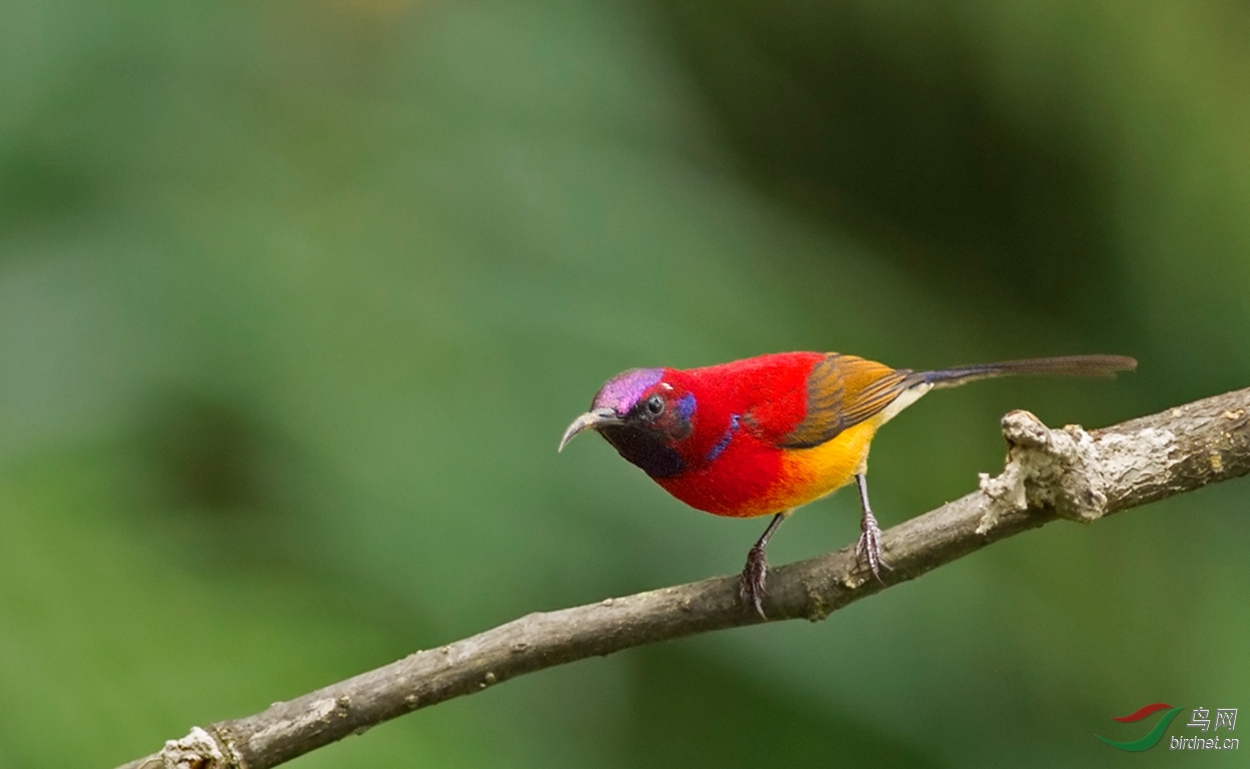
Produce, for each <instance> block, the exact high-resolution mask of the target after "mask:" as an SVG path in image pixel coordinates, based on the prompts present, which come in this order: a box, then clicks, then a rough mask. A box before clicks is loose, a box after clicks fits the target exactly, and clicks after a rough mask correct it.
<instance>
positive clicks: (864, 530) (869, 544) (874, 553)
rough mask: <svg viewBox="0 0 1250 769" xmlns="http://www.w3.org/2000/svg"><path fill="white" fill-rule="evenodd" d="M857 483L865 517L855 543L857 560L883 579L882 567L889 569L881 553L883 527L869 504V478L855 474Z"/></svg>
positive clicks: (861, 521)
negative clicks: (878, 522) (879, 524)
mask: <svg viewBox="0 0 1250 769" xmlns="http://www.w3.org/2000/svg"><path fill="white" fill-rule="evenodd" d="M855 485H856V486H858V487H859V504H860V507H862V508H863V510H864V517H863V518H861V519H860V522H859V530H860V535H859V541H858V542H856V543H855V560H856V561H857V562H861V563H866V564H867V565H868V568H869V569H870V570H871V571H872V576H874V577H876V578H877V581H878V582H880V581H881V567H882V566H884V567H885V568H887V569H889V568H890V564H888V563H886V562H885V558H883V557H882V555H881V528H880V527H879V526H877V517H876V516H875V515H873V514H872V507H871V506H870V505H869V504H868V479H867V477H866V476H865V475H864V474H863V473H862V472H861V473H856V474H855Z"/></svg>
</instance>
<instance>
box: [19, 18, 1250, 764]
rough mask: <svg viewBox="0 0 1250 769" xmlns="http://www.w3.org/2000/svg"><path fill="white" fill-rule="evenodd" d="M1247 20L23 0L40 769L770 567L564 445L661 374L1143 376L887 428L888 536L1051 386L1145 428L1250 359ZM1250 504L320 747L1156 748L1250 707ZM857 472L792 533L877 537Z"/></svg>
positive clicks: (338, 758) (1027, 759)
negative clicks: (523, 621)
mask: <svg viewBox="0 0 1250 769" xmlns="http://www.w3.org/2000/svg"><path fill="white" fill-rule="evenodd" d="M1247 25H1250V17H1248V16H1246V14H1245V11H1244V10H1243V9H1242V8H1241V7H1240V6H1239V5H1237V4H1235V3H1231V2H1225V3H1209V4H1203V5H1199V4H1186V5H1177V4H1166V3H1157V4H1145V5H1143V4H1140V3H1114V2H1099V3H1094V4H1060V3H1041V4H1032V5H1021V4H999V3H992V2H970V3H962V4H957V5H952V6H933V5H931V4H923V3H912V2H898V3H886V4H882V3H877V2H849V3H843V4H837V5H829V4H811V3H761V2H746V1H745V0H738V1H737V2H732V3H728V4H725V3H709V2H703V3H685V4H680V5H679V4H661V3H657V4H653V5H650V6H641V7H640V6H638V5H635V4H625V3H573V2H554V1H553V2H526V3H484V4H483V3H478V4H466V3H460V4H451V3H434V2H427V3H410V2H405V0H337V1H336V2H318V3H304V4H297V3H282V4H268V5H265V4H259V5H258V4H240V3H236V4H217V5H205V6H200V5H195V4H167V5H151V4H139V3H130V2H125V1H124V0H115V2H112V3H108V4H104V5H99V6H90V7H88V6H83V5H82V4H65V3H36V2H21V1H20V0H19V1H18V2H14V3H8V4H5V5H4V6H3V8H2V9H0V361H3V365H0V691H3V692H4V693H5V695H6V696H5V697H4V700H3V704H0V766H24V767H43V766H47V767H60V766H71V765H86V764H88V763H89V764H92V765H112V764H116V763H121V762H122V761H124V760H128V759H131V758H135V757H138V756H139V755H141V754H143V753H145V752H147V751H150V750H154V749H156V748H157V747H159V745H160V744H161V741H162V740H164V739H167V738H171V737H175V736H178V735H181V734H183V733H185V732H186V731H187V729H188V728H189V727H190V726H191V725H192V724H206V723H208V722H211V721H214V720H218V719H222V718H228V717H235V716H240V715H244V714H247V713H251V712H255V711H257V710H260V709H262V708H263V707H265V706H266V705H268V704H269V703H270V702H272V701H274V700H278V699H284V698H288V697H292V696H295V695H298V694H301V693H303V692H305V691H307V690H310V689H313V688H315V687H318V686H320V685H324V684H326V683H329V682H331V681H335V680H338V679H341V678H344V677H347V676H348V675H351V674H354V673H357V672H360V671H362V670H364V669H367V668H370V667H373V666H376V665H379V664H382V663H385V662H388V661H390V660H392V659H394V658H396V657H398V656H401V655H403V654H406V653H408V652H410V651H412V650H413V649H416V648H422V647H428V646H432V645H437V644H440V643H444V642H446V641H449V640H452V639H454V638H457V637H460V636H463V635H466V634H469V633H472V632H475V631H478V630H481V629H484V628H486V627H489V626H492V625H494V624H497V623H499V622H502V621H506V620H508V619H511V618H513V617H516V616H519V615H521V614H524V613H527V612H529V611H534V610H538V609H549V608H556V607H559V606H563V605H568V604H573V603H581V602H588V601H594V600H598V599H601V598H603V597H605V596H608V595H620V594H624V593H628V592H632V591H635V590H639V589H645V588H649V587H656V586H660V585H664V584H670V583H673V582H678V581H687V580H694V579H699V578H702V577H705V576H708V575H711V574H717V573H729V572H732V571H735V570H737V569H738V568H739V567H740V565H741V559H742V558H743V556H744V554H745V551H746V549H747V547H748V545H749V544H750V542H751V541H753V539H754V537H755V536H756V535H757V534H758V533H759V530H761V529H762V526H763V522H762V521H753V522H733V521H724V520H719V519H714V518H712V517H710V516H704V515H702V514H698V513H695V512H692V511H690V510H688V509H685V508H683V507H682V506H681V504H680V503H678V502H676V501H674V500H672V499H670V498H668V497H667V496H666V495H665V494H664V493H663V492H662V491H661V490H660V489H658V488H656V487H655V486H654V485H653V484H651V483H650V482H649V481H647V480H646V479H645V478H644V477H643V476H642V475H641V474H640V473H638V472H637V471H636V470H634V469H633V468H631V467H629V466H628V465H626V464H625V463H623V462H621V461H620V460H619V459H618V458H617V457H615V456H614V455H613V453H612V452H611V450H610V449H609V448H608V447H607V446H606V445H604V444H602V442H600V441H595V440H587V439H583V440H584V441H585V442H584V443H583V442H581V441H579V442H578V443H577V444H575V445H574V446H573V447H572V448H571V449H570V450H569V451H567V452H566V453H565V454H563V455H561V456H557V455H556V454H555V445H556V442H557V440H558V438H559V435H560V432H561V430H562V428H563V427H564V426H565V424H566V423H567V422H568V420H569V419H571V418H572V417H573V416H574V415H576V414H577V413H578V412H579V411H580V410H582V409H583V408H584V407H585V405H586V404H587V403H588V402H589V400H590V398H591V396H592V394H593V393H594V391H595V389H596V388H597V387H598V386H599V384H600V383H601V382H602V381H603V380H604V379H606V378H607V377H609V376H611V375H612V374H615V373H617V372H618V371H620V370H621V369H624V368H628V367H632V366H650V365H674V366H683V367H684V366H694V365H701V364H708V363H714V362H720V361H724V360H729V359H733V358H736V357H745V356H749V355H754V354H759V353H763V352H769V351H777V350H785V349H828V350H839V351H845V352H853V353H857V354H862V355H866V356H868V357H872V358H875V359H879V360H882V361H884V362H887V363H891V364H894V365H899V366H908V367H937V366H942V365H947V364H957V363H968V362H979V361H985V360H992V359H995V358H1008V357H1026V356H1032V355H1049V354H1063V353H1081V352H1106V353H1121V354H1131V355H1135V356H1137V357H1138V358H1139V359H1140V360H1141V369H1140V371H1139V373H1138V374H1135V375H1132V376H1129V377H1122V378H1121V379H1119V380H1117V381H1115V382H1056V381H1040V380H1039V381H1025V380H1019V381H1004V382H989V383H985V384H979V385H976V386H973V387H969V388H966V389H962V390H958V391H954V392H950V393H941V394H939V395H935V396H932V399H931V400H926V402H925V403H923V404H922V405H920V406H918V407H917V408H915V409H913V410H912V411H909V412H908V414H907V415H906V417H905V418H902V419H899V420H898V421H897V422H896V423H892V424H891V425H890V426H889V427H888V428H887V429H886V430H884V431H883V433H882V435H881V436H880V437H879V439H878V441H877V444H876V449H875V452H874V457H873V468H872V469H873V478H874V482H873V490H874V496H875V500H874V501H875V505H874V507H875V508H877V511H878V514H879V516H880V517H881V519H882V523H883V524H887V525H888V524H892V523H895V522H898V521H900V520H902V519H904V518H906V517H908V516H910V515H913V514H916V513H918V512H921V511H923V510H926V509H929V508H930V507H933V506H935V505H937V504H939V503H941V502H942V501H943V500H945V499H949V498H952V497H954V496H957V495H960V494H962V493H965V492H966V491H968V490H969V489H971V488H973V486H974V483H975V477H976V476H975V474H976V473H977V472H978V471H986V470H994V469H996V468H997V467H999V466H1000V462H1001V454H1002V446H1001V438H1000V437H999V436H998V429H997V420H998V417H999V416H1000V415H1001V414H1002V413H1003V412H1004V411H1006V410H1008V409H1010V408H1016V407H1023V408H1029V409H1030V410H1033V411H1035V412H1036V413H1038V414H1039V416H1041V417H1042V418H1043V419H1044V420H1046V421H1048V422H1049V423H1051V424H1062V423H1065V422H1082V423H1084V424H1087V425H1099V424H1104V423H1110V422H1114V421H1119V420H1121V419H1124V418H1128V417H1131V416H1134V415H1137V414H1141V413H1147V412H1151V411H1156V410H1159V409H1162V408H1164V407H1166V406H1169V405H1173V404H1176V403H1180V402H1183V401H1186V400H1190V399H1195V398H1198V397H1202V396H1205V395H1210V394H1214V393H1216V392H1221V391H1223V390H1226V389H1231V388H1234V387H1241V386H1245V385H1246V384H1247V382H1248V380H1250V354H1247V352H1246V346H1245V342H1244V337H1245V329H1246V327H1247V324H1248V323H1250V302H1247V298H1246V297H1247V296H1248V294H1247V291H1246V286H1247V285H1248V284H1250V260H1248V259H1247V257H1246V254H1247V253H1250V218H1247V217H1246V216H1245V215H1244V211H1246V210H1247V208H1250V184H1248V183H1247V180H1248V179H1250V167H1248V166H1250V142H1247V136H1246V132H1245V128H1244V127H1245V126H1246V125H1250V115H1247V112H1248V111H1250V102H1247V101H1246V100H1245V98H1244V94H1245V93H1247V92H1248V88H1250V56H1247V53H1246V50H1245V48H1244V46H1243V45H1241V43H1240V41H1241V40H1243V39H1244V34H1243V33H1244V32H1245V31H1246V29H1247ZM1244 494H1245V488H1244V482H1235V483H1232V484H1227V485H1226V486H1225V487H1223V488H1218V489H1213V490H1210V491H1206V492H1201V493H1198V494H1192V495H1188V496H1186V497H1184V498H1180V499H1176V500H1173V501H1170V502H1167V503H1164V504H1160V505H1156V506H1154V507H1153V508H1152V509H1147V510H1142V511H1139V512H1134V513H1131V514H1129V515H1125V516H1122V517H1118V518H1116V519H1111V520H1108V521H1105V522H1102V523H1099V524H1098V525H1096V526H1093V527H1090V528H1080V527H1077V526H1074V525H1069V524H1056V525H1054V526H1051V527H1047V529H1045V530H1043V531H1041V532H1038V533H1036V534H1031V535H1028V536H1024V537H1020V538H1017V539H1013V540H1011V541H1008V542H1005V543H1002V544H1000V545H998V546H996V547H994V548H990V549H989V551H987V552H984V553H982V554H979V555H976V556H974V557H972V558H969V559H967V560H965V561H962V562H959V563H957V564H954V565H952V566H950V567H947V568H944V569H942V570H940V571H939V572H937V573H935V574H933V575H931V576H929V577H926V578H924V579H923V580H920V581H919V582H917V583H915V584H911V585H906V586H903V587H900V588H898V589H896V590H891V591H889V592H888V593H887V594H885V595H883V596H881V597H879V598H875V599H873V600H871V601H866V602H864V603H863V604H860V605H856V606H854V607H852V608H851V609H849V610H848V611H846V612H843V613H840V614H838V615H836V616H835V617H834V618H833V619H831V620H830V621H828V622H826V623H822V624H820V625H815V626H808V625H800V624H792V625H788V626H778V627H768V628H755V629H750V630H743V631H735V632H731V633H725V634H721V635H718V636H713V637H704V638H697V639H691V640H687V641H683V642H679V643H674V644H667V645H664V646H662V647H659V648H655V649H647V650H643V651H638V652H631V653H626V654H622V655H618V656H616V657H614V658H610V659H607V660H593V661H588V662H583V663H579V664H577V665H573V666H570V667H568V668H564V669H560V670H555V671H548V672H545V673H542V674H540V675H537V676H533V677H527V678H523V679H520V680H517V681H514V682H511V683H509V684H508V685H507V686H501V687H499V688H498V689H492V690H490V691H487V692H484V693H482V694H479V695H475V696H473V697H470V698H467V699H464V700H461V701H453V702H450V703H447V704H444V705H440V706H439V707H437V708H434V709H432V710H430V711H428V712H421V713H419V714H417V715H414V716H410V717H407V718H404V719H401V720H400V721H398V722H395V723H391V724H388V725H386V726H383V727H380V728H378V729H376V730H374V731H372V732H370V733H369V734H368V735H367V736H365V737H363V738H353V739H350V740H347V741H345V742H344V743H342V744H340V745H336V746H333V747H330V748H328V749H326V750H323V751H318V752H317V753H315V754H313V755H310V756H308V757H305V758H302V759H299V760H297V761H296V762H295V764H294V765H295V766H303V767H313V766H339V765H353V766H357V765H361V766H390V765H396V764H398V765H419V766H440V767H441V766H446V767H479V766H481V767H485V766H492V767H493V766H517V767H531V766H532V767H543V769H551V767H559V766H569V767H580V766H605V767H629V766H669V765H672V766H678V765H680V766H685V767H693V766H709V767H724V766H739V765H741V766H756V767H758V766H762V765H808V764H816V763H818V762H822V763H828V764H830V765H844V764H845V765H851V764H852V763H854V764H856V765H861V766H863V765H868V766H872V765H886V766H917V767H927V766H997V765H1001V764H1002V763H1004V762H1010V763H1011V764H1012V765H1020V766H1054V765H1058V764H1063V765H1066V766H1105V765H1108V764H1114V763H1115V762H1117V761H1119V760H1121V757H1120V756H1119V754H1116V755H1112V753H1113V752H1114V751H1111V750H1110V749H1108V748H1107V747H1106V746H1105V745H1103V744H1102V743H1100V742H1098V741H1097V740H1096V739H1095V738H1094V737H1093V733H1094V732H1095V731H1097V732H1098V733H1100V734H1106V735H1108V736H1112V737H1117V736H1120V735H1119V733H1118V732H1113V728H1114V727H1115V726H1116V725H1115V724H1114V723H1113V722H1111V721H1110V719H1109V716H1113V715H1123V714H1125V713H1128V712H1130V711H1132V710H1135V709H1136V708H1137V707H1139V706H1141V705H1143V704H1145V703H1147V702H1154V701H1167V702H1170V703H1173V704H1179V705H1190V706H1197V705H1206V706H1210V707H1217V706H1218V707H1225V706H1227V707H1250V705H1247V703H1245V702H1242V701H1238V700H1237V697H1238V696H1240V695H1243V694H1244V693H1245V692H1246V691H1250V666H1248V665H1247V662H1246V660H1245V657H1244V654H1241V651H1242V650H1244V649H1245V648H1246V646H1247V644H1250V621H1248V620H1247V618H1246V617H1247V615H1246V614H1245V612H1244V610H1243V607H1244V587H1243V586H1244V585H1245V584H1246V582H1247V579H1248V578H1250V572H1248V570H1247V565H1246V563H1247V561H1246V559H1245V557H1244V553H1245V552H1246V550H1247V548H1248V547H1250V526H1248V525H1247V523H1246V518H1245V515H1244V502H1243V497H1244ZM851 496H852V495H846V496H845V497H844V495H838V496H836V497H834V498H833V499H831V500H829V501H824V502H820V503H817V504H815V505H813V506H812V507H811V509H809V510H806V511H804V512H803V513H802V514H800V515H797V516H795V518H794V519H793V520H792V521H791V522H789V523H787V525H786V527H785V528H783V529H782V530H781V532H780V533H779V535H778V536H777V538H776V539H775V542H774V546H773V548H772V550H771V553H770V554H771V555H772V558H773V561H774V562H776V563H780V562H782V561H785V560H791V559H796V558H801V557H806V556H810V555H813V554H815V553H817V552H820V551H823V550H827V549H830V548H834V547H840V546H842V545H845V544H847V543H850V542H852V541H853V539H854V536H855V535H856V532H857V525H856V521H857V508H856V505H855V501H854V500H853V499H852V498H851ZM1179 723H1180V722H1179V720H1178V724H1179ZM1179 728H1180V727H1179V726H1176V727H1174V731H1175V730H1176V729H1179ZM1134 736H1136V735H1134ZM1165 752H1166V748H1162V747H1161V748H1157V749H1156V750H1154V751H1152V752H1150V753H1147V754H1143V755H1139V756H1132V757H1130V758H1131V760H1132V761H1133V762H1136V764H1137V765H1146V764H1151V763H1159V762H1166V761H1167V760H1168V759H1166V758H1159V755H1160V754H1163V753H1165ZM1125 760H1128V759H1125ZM1188 760H1190V761H1197V762H1199V763H1202V762H1203V761H1206V760H1214V759H1212V757H1211V756H1191V757H1190V759H1188ZM1143 762H1145V763H1144V764H1143Z"/></svg>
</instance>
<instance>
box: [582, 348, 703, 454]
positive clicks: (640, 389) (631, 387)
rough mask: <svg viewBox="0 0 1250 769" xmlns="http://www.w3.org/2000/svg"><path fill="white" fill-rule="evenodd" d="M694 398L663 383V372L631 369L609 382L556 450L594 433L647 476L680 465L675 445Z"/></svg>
mask: <svg viewBox="0 0 1250 769" xmlns="http://www.w3.org/2000/svg"><path fill="white" fill-rule="evenodd" d="M695 408H696V403H695V397H694V395H693V394H691V393H690V392H687V391H685V390H684V389H683V388H681V387H679V386H678V385H677V384H674V383H672V382H668V381H665V369H661V368H636V369H630V370H629V371H626V372H624V373H622V374H618V375H617V376H615V377H613V378H611V379H609V380H608V381H607V383H606V384H604V386H603V387H601V388H600V389H599V392H598V393H596V394H595V399H594V401H593V402H591V404H590V411H587V412H586V413H585V414H582V415H581V416H579V417H578V418H577V419H574V420H573V423H572V424H570V425H569V427H568V429H567V430H565V431H564V437H562V438H561V439H560V448H559V450H560V451H563V450H564V447H565V446H566V445H567V444H568V442H569V441H571V440H573V437H574V436H575V435H577V434H578V433H580V432H582V431H584V430H588V429H589V430H595V431H597V432H599V434H601V435H602V436H603V437H604V438H606V439H607V441H608V443H611V444H612V445H613V446H614V447H615V448H616V450H617V451H618V452H620V454H621V456H623V457H625V459H627V460H629V461H630V462H632V463H634V464H635V465H637V466H638V467H641V468H642V469H643V470H645V471H646V473H647V474H648V475H650V476H651V477H652V478H663V477H667V476H671V475H676V474H677V473H679V472H681V471H682V469H683V468H684V467H685V463H684V462H683V461H682V457H681V454H680V453H679V452H678V451H677V449H676V448H675V445H676V444H677V443H678V442H679V441H681V440H682V439H684V438H685V437H687V436H688V435H690V431H691V421H692V419H693V417H694V413H695Z"/></svg>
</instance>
